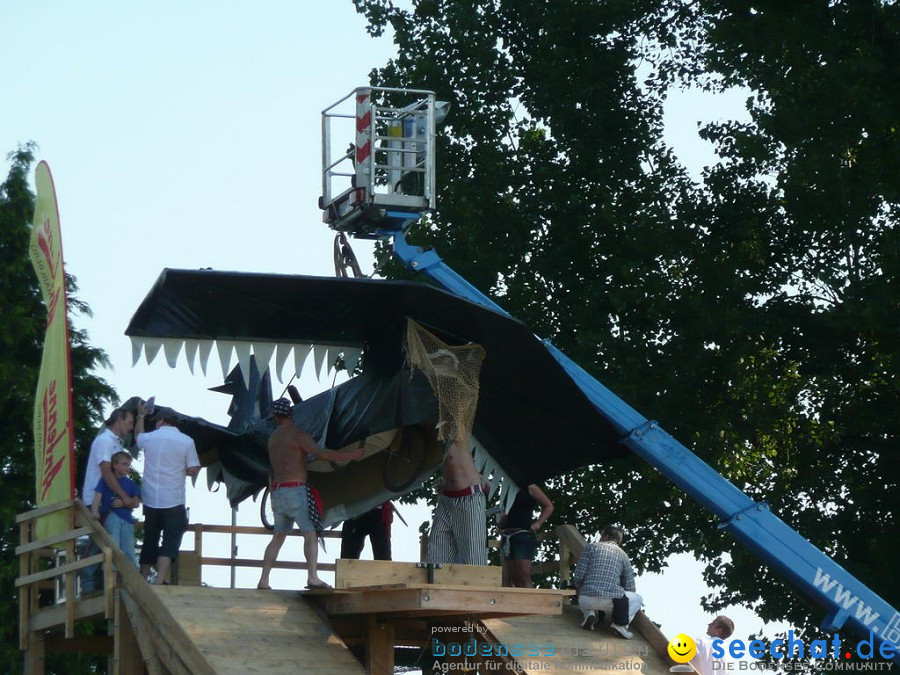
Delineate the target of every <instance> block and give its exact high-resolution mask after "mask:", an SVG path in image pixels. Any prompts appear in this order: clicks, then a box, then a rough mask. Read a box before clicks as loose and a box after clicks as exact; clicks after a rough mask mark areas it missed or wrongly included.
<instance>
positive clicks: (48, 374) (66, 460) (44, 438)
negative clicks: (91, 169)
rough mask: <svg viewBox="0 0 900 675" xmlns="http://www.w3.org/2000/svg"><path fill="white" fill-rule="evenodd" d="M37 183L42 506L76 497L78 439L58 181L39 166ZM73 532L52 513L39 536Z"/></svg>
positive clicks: (37, 430) (34, 243)
mask: <svg viewBox="0 0 900 675" xmlns="http://www.w3.org/2000/svg"><path fill="white" fill-rule="evenodd" d="M34 182H35V187H36V188H37V199H36V201H35V207H34V222H33V227H32V230H31V245H30V246H29V247H28V255H29V257H30V258H31V264H32V265H34V270H35V272H36V273H37V277H38V280H39V281H40V284H41V291H42V292H43V294H44V304H45V305H46V306H47V332H46V335H45V337H44V355H43V357H42V359H41V373H40V376H39V378H38V387H37V394H36V395H35V400H34V467H35V472H34V473H35V492H36V495H37V498H36V504H37V506H38V507H41V506H46V505H47V504H54V503H56V502H60V501H64V500H66V499H72V498H73V497H74V496H75V461H74V456H73V450H74V445H75V443H74V439H75V434H74V429H73V425H72V375H71V359H70V355H69V326H68V323H67V322H66V317H67V312H66V280H65V274H64V271H63V255H62V239H61V237H60V232H59V210H58V208H57V205H56V191H55V190H54V188H53V177H52V176H51V175H50V167H49V166H47V163H46V162H41V163H40V164H38V166H37V169H36V170H35V172H34ZM67 529H68V521H67V518H66V514H65V513H59V514H52V515H49V516H45V517H43V518H41V519H40V520H39V521H38V524H37V533H36V534H37V537H38V538H39V539H43V538H44V537H50V536H53V535H54V534H57V533H61V532H64V531H66V530H67Z"/></svg>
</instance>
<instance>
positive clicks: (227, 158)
mask: <svg viewBox="0 0 900 675" xmlns="http://www.w3.org/2000/svg"><path fill="white" fill-rule="evenodd" d="M393 54H394V49H393V45H392V43H391V42H390V39H389V37H385V38H381V39H378V40H375V39H372V38H370V37H369V36H368V35H367V34H366V32H365V29H364V20H363V18H362V17H360V16H358V15H357V14H356V12H355V11H354V9H353V5H352V3H351V1H350V0H328V2H322V1H315V2H314V1H313V0H262V1H261V0H252V1H251V0H234V1H233V2H228V3H215V2H209V1H202V0H196V1H194V2H190V3H184V2H173V1H171V0H162V1H157V2H154V3H148V2H129V3H120V2H112V1H109V0H102V1H101V0H93V1H92V0H85V1H83V2H79V3H70V2H51V1H50V0H34V1H33V2H28V3H23V2H12V1H11V0H0V64H2V66H0V71H2V74H3V79H2V85H0V96H2V105H0V152H3V153H4V154H5V153H7V152H11V151H13V150H15V149H16V147H17V146H18V145H19V144H20V143H24V142H26V141H29V140H33V141H35V142H36V143H37V144H38V146H39V147H38V150H37V152H36V157H37V159H38V160H45V161H47V162H48V164H49V165H50V169H51V171H52V173H53V178H54V182H55V186H56V193H57V199H58V202H59V210H60V221H61V228H62V238H63V249H64V256H65V261H66V268H67V271H68V272H69V273H70V274H73V275H74V276H75V277H76V278H77V281H78V285H79V291H78V292H77V296H78V297H79V298H80V299H81V300H83V301H85V302H87V304H88V305H89V306H90V307H91V309H92V311H93V315H94V316H93V318H90V317H84V316H76V317H75V319H74V321H75V324H76V326H78V327H79V328H84V329H86V330H87V331H88V333H89V339H90V342H91V343H92V344H93V345H95V346H99V347H102V348H103V349H105V350H106V352H107V354H108V355H109V358H110V361H111V364H112V368H111V369H110V370H107V371H103V372H101V373H100V374H101V375H102V376H103V377H105V378H106V379H107V380H108V381H109V382H110V383H111V384H112V385H113V386H114V387H115V388H116V390H117V391H118V393H119V396H120V397H121V399H122V400H124V399H126V398H128V397H130V396H133V395H139V396H142V397H144V398H148V397H149V396H154V395H155V396H156V397H157V401H158V402H159V403H160V404H162V405H166V406H170V407H173V408H175V409H177V410H179V411H181V412H184V413H187V414H190V415H195V416H200V417H204V418H206V419H207V420H210V421H213V422H217V423H220V424H227V421H228V418H227V416H226V414H225V411H226V408H227V405H228V398H227V397H226V396H224V395H222V394H217V393H213V392H208V391H207V389H208V388H209V387H214V386H217V385H219V384H221V371H220V369H219V367H218V365H217V364H218V360H217V359H216V358H215V357H214V356H213V357H212V358H210V367H209V369H208V371H207V372H208V376H207V377H203V376H202V375H200V374H199V370H197V374H196V375H193V376H192V375H190V373H189V372H188V369H187V367H186V365H185V363H184V362H183V360H180V361H179V363H178V365H177V367H176V369H174V370H173V369H170V368H169V367H168V365H167V364H166V363H165V359H164V357H163V356H162V355H160V356H158V357H157V359H156V360H155V361H154V362H153V363H152V364H150V365H147V364H145V363H143V362H139V363H138V364H136V365H134V366H133V365H132V354H131V345H130V341H129V340H128V338H127V337H126V336H125V334H124V331H125V328H126V326H127V324H128V322H129V320H130V318H131V316H132V314H133V313H134V311H135V310H136V309H137V307H138V305H139V304H140V302H141V300H142V299H143V298H144V297H145V295H146V294H147V293H148V292H149V291H150V289H151V287H152V285H153V283H154V282H155V280H156V278H157V277H158V276H159V274H160V272H161V271H162V270H163V269H164V268H167V267H168V268H183V269H198V268H207V267H210V268H214V269H216V270H236V271H247V272H271V273H283V274H311V275H322V276H333V275H334V268H333V263H332V253H331V249H332V239H333V234H332V232H331V231H330V230H328V229H327V227H325V225H324V224H323V223H322V220H321V212H320V211H319V210H318V207H317V197H318V196H319V194H320V185H321V182H320V171H321V155H320V128H321V127H320V113H321V111H322V109H324V108H325V107H327V106H329V105H330V104H332V103H334V102H335V101H337V100H338V99H340V98H342V97H343V96H345V95H346V94H348V93H349V92H350V91H351V90H353V89H354V88H355V87H358V86H362V85H365V84H367V82H368V74H369V72H370V70H371V69H372V68H375V67H379V66H381V65H383V64H384V63H386V61H387V60H388V59H389V58H391V56H392V55H393ZM438 97H439V98H440V97H441V92H438ZM744 98H745V93H744V92H739V91H738V92H732V93H730V94H727V95H725V96H722V97H718V98H715V99H711V98H710V97H709V96H708V95H705V94H702V93H699V92H684V93H677V92H675V93H673V95H672V96H670V98H669V102H668V104H667V109H666V129H667V138H668V139H669V142H670V143H671V144H672V145H673V147H675V148H676V150H677V152H678V153H679V156H680V157H682V159H683V161H684V162H685V164H686V166H688V168H689V169H690V171H691V172H692V174H693V175H695V176H697V175H699V171H700V170H701V168H702V167H703V166H704V165H705V164H708V163H710V162H712V161H714V159H715V155H714V152H713V150H712V147H711V146H710V145H709V144H708V143H706V142H704V141H702V140H701V139H699V137H698V135H697V123H698V122H699V121H701V120H703V121H711V120H714V119H723V118H726V117H728V118H733V117H739V118H742V119H743V118H745V114H743V112H742V103H743V99H744ZM350 140H351V139H348V142H349V141H350ZM437 162H438V164H437V171H438V172H440V158H438V159H437ZM7 167H8V165H7V164H3V166H2V168H0V170H2V172H3V175H4V176H5V174H6V171H7ZM353 247H354V249H355V251H356V253H357V256H358V258H359V259H360V262H361V264H362V267H363V271H364V272H365V273H367V274H368V273H371V271H372V256H371V250H372V249H371V244H368V243H366V242H355V243H354V244H353ZM0 291H2V289H0ZM182 358H183V357H182ZM311 370H312V369H311V368H307V372H306V373H305V374H304V377H303V378H302V379H301V382H300V390H301V393H302V394H303V395H304V397H308V396H310V395H312V394H315V393H318V392H319V391H322V390H324V389H326V388H327V387H329V386H331V384H332V383H331V382H330V381H327V380H326V378H323V379H322V381H318V380H317V378H316V377H315V376H314V375H313V374H312V373H311V372H310V371H311ZM275 386H276V387H278V386H279V385H278V382H277V380H276V381H275ZM280 393H281V389H280V388H276V390H275V392H274V394H275V396H276V397H277V396H279V395H280ZM105 412H108V411H105ZM645 412H646V414H648V415H652V411H645ZM188 495H189V496H188V506H189V507H190V509H191V520H192V522H202V523H207V524H212V523H220V524H227V523H230V522H231V511H230V509H229V507H228V504H227V501H226V499H225V497H224V495H223V494H222V493H217V494H211V493H209V492H208V491H207V488H206V481H205V473H201V476H200V480H199V481H198V483H197V487H196V488H195V489H189V491H188ZM245 504H246V506H242V507H241V508H240V509H239V512H238V515H237V518H238V522H239V523H240V524H246V525H258V523H259V519H258V512H257V506H256V505H255V504H253V503H252V502H250V503H245ZM400 508H401V513H402V514H403V515H404V517H405V518H406V520H407V521H408V522H409V524H410V526H409V528H408V529H407V528H404V527H403V525H402V524H399V523H398V524H395V529H394V550H395V556H394V557H395V559H396V560H408V561H412V560H418V541H417V537H418V535H417V530H418V525H419V524H420V523H421V522H423V521H425V520H427V519H429V513H428V510H427V509H426V508H425V507H424V506H423V505H419V506H415V507H400ZM187 541H188V538H187V537H186V542H187ZM265 543H266V541H265V539H263V538H260V537H255V538H251V537H241V538H240V539H239V541H238V546H239V550H238V553H237V554H238V556H239V557H242V558H244V557H261V552H262V548H263V547H264V546H265ZM336 543H337V542H335V541H331V542H330V546H329V553H328V554H325V555H323V556H322V557H321V558H320V559H321V560H322V561H329V560H331V559H333V557H334V553H335V552H336V549H337V548H339V547H338V546H337V545H336ZM204 549H205V551H204V552H205V554H206V555H222V556H227V555H228V540H227V537H222V536H216V537H209V538H207V539H205V540H204ZM299 549H300V546H299V543H295V544H294V546H293V549H292V548H291V543H290V542H289V543H287V544H286V545H285V547H284V549H283V551H282V559H284V560H299V559H300V550H299ZM626 549H627V545H626ZM367 555H370V550H369V549H368V546H367V549H366V552H365V553H364V554H363V557H367ZM300 574H301V573H298V572H290V571H278V570H276V571H275V572H273V575H272V584H273V586H275V587H278V588H296V587H299V585H300V583H301V581H302V579H303V577H301V576H299V575H300ZM257 576H258V571H256V570H241V571H239V572H238V575H237V583H238V585H239V586H251V585H255V583H256V578H257ZM323 576H325V578H330V575H327V574H326V575H323ZM204 580H205V581H207V582H208V583H210V584H211V585H215V586H226V585H228V583H229V579H228V572H227V570H226V569H225V568H207V569H206V570H204ZM638 590H639V591H640V592H641V593H642V594H643V595H644V597H645V603H646V604H645V611H646V612H647V613H648V615H649V616H650V617H651V619H653V620H654V621H657V622H659V623H661V624H662V629H663V631H664V632H665V633H667V634H668V635H669V636H670V637H671V636H673V635H675V634H677V633H679V632H686V633H688V634H702V633H703V631H704V630H705V627H706V624H707V623H708V621H709V616H708V615H707V614H706V613H705V612H703V610H702V609H701V608H700V606H699V598H700V596H701V595H704V594H706V593H707V592H708V589H707V588H706V587H705V585H704V584H703V582H702V580H701V578H700V568H699V565H698V564H697V563H696V562H695V561H693V560H692V559H691V558H690V556H684V555H682V556H675V557H673V559H672V560H670V566H669V568H668V569H667V570H666V571H664V572H663V573H662V574H654V575H651V574H647V575H642V576H641V577H640V578H639V579H638ZM726 613H728V614H729V615H731V616H732V618H734V619H735V622H736V624H737V626H738V633H739V634H743V635H748V634H750V633H752V632H756V631H758V630H760V629H761V628H762V627H763V624H762V622H761V621H760V620H759V619H758V618H756V617H755V615H753V614H752V612H750V611H749V610H747V609H746V608H729V609H728V610H727V611H726ZM765 632H766V633H767V634H770V633H773V632H774V628H773V627H769V628H768V629H766V631H765Z"/></svg>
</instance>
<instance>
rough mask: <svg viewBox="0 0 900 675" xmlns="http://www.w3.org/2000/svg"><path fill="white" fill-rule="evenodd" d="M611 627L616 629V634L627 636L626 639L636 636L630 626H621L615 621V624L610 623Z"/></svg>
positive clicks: (622, 636)
mask: <svg viewBox="0 0 900 675" xmlns="http://www.w3.org/2000/svg"><path fill="white" fill-rule="evenodd" d="M610 628H612V629H613V631H615V633H616V635H618V636H619V637H621V638H625V639H626V640H630V639H631V638H633V637H634V633H632V632H631V631H630V630H628V626H620V625H618V624H615V623H614V624H612V625H610Z"/></svg>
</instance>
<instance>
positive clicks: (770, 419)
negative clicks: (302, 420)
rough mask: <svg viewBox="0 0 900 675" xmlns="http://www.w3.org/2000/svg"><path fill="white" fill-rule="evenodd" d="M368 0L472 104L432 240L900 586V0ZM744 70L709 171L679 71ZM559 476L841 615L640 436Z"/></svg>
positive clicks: (621, 516) (414, 66) (595, 507)
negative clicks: (693, 143) (400, 1)
mask: <svg viewBox="0 0 900 675" xmlns="http://www.w3.org/2000/svg"><path fill="white" fill-rule="evenodd" d="M355 5H356V7H357V9H358V11H359V12H361V13H363V14H365V15H366V17H367V19H368V21H369V30H370V32H371V33H372V34H373V35H378V34H381V33H382V32H383V31H384V29H385V28H386V27H387V26H390V27H391V28H392V29H393V32H394V41H395V43H396V45H397V48H398V57H397V58H396V59H395V60H393V61H391V62H390V63H388V64H386V65H385V67H383V68H381V69H379V70H376V71H373V73H372V82H373V84H380V85H385V86H401V87H402V86H408V87H415V88H426V89H433V90H435V91H436V92H437V93H438V98H441V99H445V100H449V101H451V102H452V104H453V109H452V111H451V114H450V116H449V117H448V118H447V122H446V125H445V126H444V127H443V128H442V129H441V130H439V138H438V167H439V170H438V183H439V185H438V187H439V193H438V207H439V211H438V212H437V213H436V214H435V215H434V216H433V217H432V218H430V219H429V220H428V221H427V222H425V223H423V224H420V225H419V226H418V228H417V229H415V230H414V231H413V232H412V233H411V236H410V239H411V240H412V241H414V242H415V243H418V244H420V245H432V246H435V248H436V249H437V250H438V251H439V252H440V254H441V256H442V257H443V258H444V259H445V260H446V261H447V262H448V264H450V266H451V267H453V268H454V269H456V270H457V271H459V272H460V273H461V274H462V275H463V276H464V277H465V278H467V279H468V280H469V281H471V282H472V283H473V284H475V285H476V286H477V287H478V288H480V289H481V290H482V291H484V292H485V293H487V294H489V295H491V296H492V297H493V298H494V299H495V300H496V301H497V302H498V303H499V304H501V305H502V306H504V307H505V308H506V309H507V310H508V311H510V312H511V313H512V314H513V315H515V316H517V317H519V318H520V319H522V320H524V321H525V322H526V323H528V324H529V325H530V326H531V327H532V328H533V329H534V330H535V332H536V333H538V334H539V335H542V336H546V337H549V338H551V339H552V340H553V341H554V342H555V344H557V346H559V347H560V348H561V349H563V350H564V351H565V352H566V353H567V354H568V355H569V356H571V357H572V358H573V359H574V360H575V361H576V362H578V363H579V364H581V365H582V366H583V367H585V368H586V369H587V370H588V371H589V372H591V373H592V374H593V375H595V376H596V377H597V378H598V379H599V380H600V381H602V382H603V383H604V384H606V385H607V386H608V387H610V388H611V389H612V390H613V391H615V392H616V393H617V394H618V395H620V396H621V397H622V398H623V399H624V400H626V401H628V402H629V403H630V404H632V405H633V406H634V407H635V408H636V409H637V410H640V411H642V412H644V414H646V415H648V416H652V417H653V418H654V419H658V420H659V421H660V422H661V424H662V425H663V426H664V427H665V428H666V429H667V430H668V431H669V432H670V433H672V434H673V435H674V436H675V437H676V438H678V439H679V440H681V441H682V442H683V443H685V444H686V445H687V446H688V447H690V448H691V449H692V450H693V451H694V452H695V453H697V454H698V455H699V456H700V457H702V458H703V459H704V460H706V461H707V462H709V463H710V464H711V465H712V466H714V467H715V468H716V469H717V470H718V471H720V472H721V473H722V474H723V475H725V476H726V477H727V478H729V479H730V480H731V481H733V482H734V483H735V484H736V485H737V486H738V487H740V488H741V489H743V490H745V491H746V492H747V493H748V494H749V495H750V496H751V497H752V498H754V499H758V500H765V501H767V502H769V503H770V504H771V505H772V508H773V510H774V511H775V512H776V513H778V514H779V515H780V516H781V517H782V518H783V519H784V520H785V521H787V522H788V523H789V524H791V525H792V526H794V527H795V528H796V529H797V530H798V531H800V532H801V533H802V534H803V535H804V536H806V537H808V538H809V539H810V540H811V541H812V542H813V543H814V544H816V545H817V546H819V547H820V548H822V549H823V550H825V551H826V552H827V553H828V554H829V555H831V556H832V557H834V558H835V559H836V560H837V561H838V562H840V563H841V564H843V565H844V566H846V567H847V568H848V569H849V570H850V571H851V572H852V573H854V574H856V575H857V576H858V577H859V578H860V579H861V580H862V581H863V582H865V583H867V584H868V585H870V586H871V587H872V588H873V589H874V590H875V591H876V592H878V593H879V594H880V595H882V597H884V598H885V599H887V600H888V601H889V602H891V603H893V604H894V605H895V606H896V605H897V604H898V602H900V577H898V576H897V575H896V573H895V572H894V568H893V566H894V560H895V559H896V557H897V555H898V553H900V551H898V546H900V544H898V539H897V537H896V528H897V507H898V482H900V469H898V465H900V464H898V462H897V461H896V452H897V451H896V448H897V445H898V431H900V430H898V419H900V415H898V414H897V413H898V410H900V387H898V381H897V371H898V364H900V357H898V345H900V339H898V338H900V335H898V333H900V331H898V320H897V316H898V313H900V312H898V310H900V300H898V294H897V289H898V287H900V286H898V273H900V269H898V268H900V265H898V260H900V245H898V238H900V234H898V228H897V219H898V209H900V194H898V190H900V147H898V128H900V90H898V89H897V87H895V86H892V84H891V83H893V82H895V81H896V79H897V77H896V75H897V72H896V71H897V70H898V68H900V65H898V64H900V58H898V56H900V53H898V52H900V39H898V35H900V8H898V7H897V5H895V4H894V3H887V2H878V1H875V0H870V1H867V2H854V3H850V2H841V1H838V2H825V1H824V0H817V1H815V2H808V3H800V4H798V3H783V2H775V1H774V0H765V1H764V2H754V3H752V4H751V3H748V2H737V3H735V2H723V1H721V0H698V1H697V2H690V3H685V2H681V0H656V1H649V0H627V1H626V0H612V1H608V2H599V1H597V0H573V1H572V2H567V3H557V2H550V0H534V1H532V2H511V1H505V0H467V1H466V2H448V1H444V0H413V2H412V3H411V9H409V10H405V9H400V8H399V7H398V6H396V5H395V4H394V3H393V2H390V1H389V0H355ZM735 85H740V86H743V87H746V88H748V90H750V91H751V92H752V94H751V95H750V97H749V100H748V101H747V109H748V111H749V113H750V116H751V120H750V122H748V123H737V122H726V123H718V124H710V125H706V126H705V127H703V128H701V130H700V131H701V135H702V136H703V137H704V138H706V139H707V140H709V141H711V142H712V143H713V144H714V145H715V147H716V150H717V152H718V154H719V157H720V161H719V162H718V163H717V164H715V165H714V166H710V167H707V168H706V169H705V171H704V173H703V176H702V179H701V180H700V182H695V181H692V180H691V179H690V178H689V177H688V176H687V174H686V172H685V170H684V168H683V167H682V165H681V164H680V162H679V160H678V158H676V157H675V156H674V154H673V152H672V150H671V148H669V147H668V146H667V145H666V143H665V142H664V140H663V136H662V130H663V125H662V110H663V102H664V100H665V97H666V95H667V94H668V93H669V91H670V90H671V88H672V87H683V86H694V87H703V88H707V89H712V90H716V89H721V88H725V87H728V86H735ZM384 269H385V270H386V272H387V273H388V274H393V273H395V272H396V269H395V268H392V267H390V266H389V265H386V266H385V267H384ZM548 450H549V449H547V448H535V449H534V451H535V452H546V451H548ZM548 493H550V494H551V497H552V498H553V499H554V502H555V503H556V513H555V514H554V518H553V520H554V521H555V522H564V521H569V522H575V523H576V524H577V525H578V526H579V528H580V529H581V530H582V531H584V532H588V533H591V532H596V531H597V530H599V528H600V527H601V526H602V525H603V524H605V523H608V522H619V523H621V524H624V525H625V526H626V528H627V530H628V532H629V534H630V543H629V544H628V548H629V553H631V554H632V555H633V556H634V558H635V560H636V563H637V565H638V567H639V568H641V569H644V570H658V569H660V567H661V565H662V564H663V563H664V560H665V558H666V557H667V556H668V555H669V554H671V553H675V552H679V551H692V552H693V553H694V554H695V555H696V556H697V557H698V558H700V559H702V560H703V561H705V562H706V563H707V568H706V573H705V575H706V580H707V582H708V583H709V585H710V587H711V588H713V589H714V591H713V593H712V594H711V595H710V596H709V597H708V598H707V599H706V604H707V605H708V608H709V609H710V610H711V611H712V610H714V609H716V608H719V607H722V606H724V605H725V604H727V603H730V602H738V603H743V604H745V605H749V606H752V607H753V608H754V609H756V611H757V612H758V613H759V614H760V615H761V616H762V617H764V618H768V619H776V618H778V619H785V620H787V621H789V622H791V623H792V624H794V625H796V626H803V627H806V628H807V629H809V630H814V626H815V625H816V624H817V623H818V622H819V620H820V619H821V616H820V615H819V612H818V611H817V610H816V611H811V609H810V608H808V607H805V606H803V605H802V604H801V603H799V602H798V601H797V596H796V595H795V594H792V593H786V592H785V591H784V588H783V586H782V583H781V581H780V580H779V579H777V578H776V576H775V575H774V574H773V573H772V572H771V571H770V570H769V569H768V568H766V567H764V566H763V565H762V564H761V563H759V561H757V560H756V559H755V558H753V557H752V556H751V555H750V554H749V553H748V552H747V550H746V549H744V548H743V547H742V546H739V545H736V544H735V542H734V540H733V539H732V538H731V537H730V536H729V535H727V534H725V533H724V532H723V531H720V530H718V529H717V528H716V523H715V522H713V520H712V519H711V518H710V516H709V515H708V514H707V513H706V512H704V511H703V510H702V509H701V508H700V507H699V506H698V505H696V504H695V503H694V502H693V501H692V500H690V499H687V498H686V497H685V495H684V494H683V493H682V492H681V491H680V490H678V489H677V488H675V487H674V486H673V485H671V484H670V483H668V482H667V481H666V480H665V479H663V478H662V477H661V476H660V475H659V474H658V473H657V472H656V471H655V470H653V469H651V468H650V467H648V466H646V465H644V464H642V463H641V462H639V461H638V460H637V459H636V458H629V459H625V460H619V461H616V462H614V463H599V464H597V465H595V466H592V467H586V468H584V469H582V470H579V471H576V472H573V473H572V474H569V475H566V476H560V477H559V478H558V479H557V480H555V481H554V484H553V485H552V486H550V488H549V489H548Z"/></svg>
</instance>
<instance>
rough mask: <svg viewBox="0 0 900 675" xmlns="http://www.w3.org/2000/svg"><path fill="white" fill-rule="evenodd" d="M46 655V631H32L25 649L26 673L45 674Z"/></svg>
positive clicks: (33, 674) (31, 674) (26, 674)
mask: <svg viewBox="0 0 900 675" xmlns="http://www.w3.org/2000/svg"><path fill="white" fill-rule="evenodd" d="M45 657H46V651H45V643H44V633H43V632H41V631H37V630H33V631H30V632H29V633H28V641H27V647H26V650H25V675H44V662H45V660H46V658H45Z"/></svg>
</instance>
